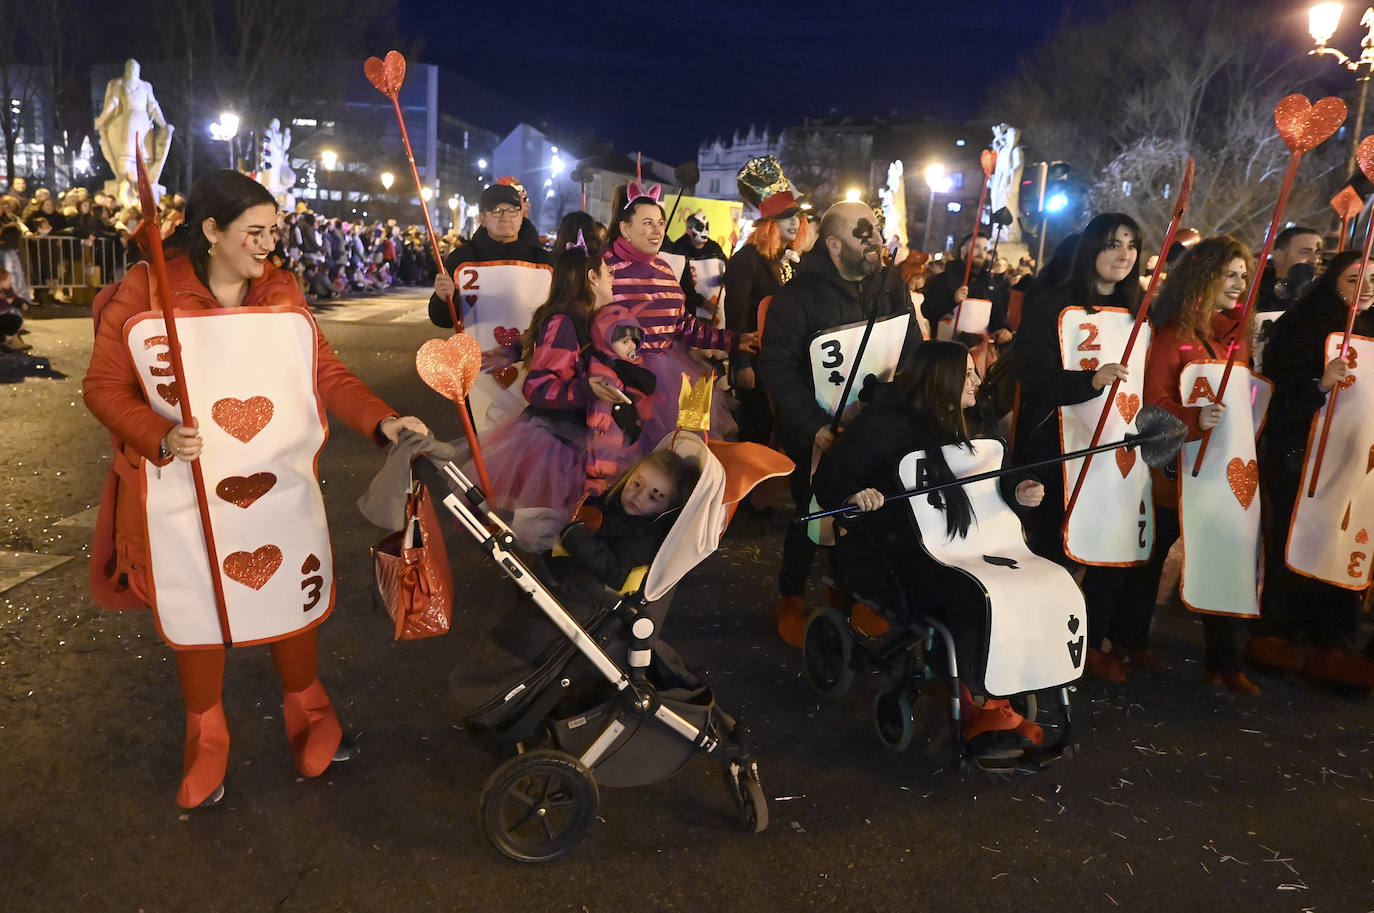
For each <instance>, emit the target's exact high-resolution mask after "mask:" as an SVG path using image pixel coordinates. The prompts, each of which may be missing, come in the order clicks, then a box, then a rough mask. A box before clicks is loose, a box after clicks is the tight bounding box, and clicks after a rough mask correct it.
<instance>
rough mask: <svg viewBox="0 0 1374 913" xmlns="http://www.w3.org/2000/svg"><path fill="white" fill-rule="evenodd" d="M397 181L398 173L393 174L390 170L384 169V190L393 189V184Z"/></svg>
mask: <svg viewBox="0 0 1374 913" xmlns="http://www.w3.org/2000/svg"><path fill="white" fill-rule="evenodd" d="M395 182H396V175H394V174H392V173H391V172H390V171H383V172H382V189H383V190H386V191H390V190H391V185H392V184H394V183H395Z"/></svg>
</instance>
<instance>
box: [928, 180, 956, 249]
mask: <svg viewBox="0 0 1374 913" xmlns="http://www.w3.org/2000/svg"><path fill="white" fill-rule="evenodd" d="M926 186H927V187H929V188H930V200H929V202H927V203H926V235H925V238H924V240H922V241H921V248H922V249H923V250H927V251H928V250H930V222H931V219H933V218H934V216H935V195H936V194H937V193H949V191H950V188H951V187H953V186H954V179H953V178H951V177H950V176H949V174H948V173H947V172H946V171H945V166H944V165H941V164H940V163H939V162H933V163H931V164H930V165H927V166H926Z"/></svg>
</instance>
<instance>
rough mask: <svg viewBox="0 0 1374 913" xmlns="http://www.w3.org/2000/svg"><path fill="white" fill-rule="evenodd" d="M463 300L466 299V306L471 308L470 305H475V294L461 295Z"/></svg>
mask: <svg viewBox="0 0 1374 913" xmlns="http://www.w3.org/2000/svg"><path fill="white" fill-rule="evenodd" d="M463 300H464V301H466V302H467V303H468V307H470V308H472V307H477V296H476V295H464V296H463Z"/></svg>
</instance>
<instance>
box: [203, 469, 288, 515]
mask: <svg viewBox="0 0 1374 913" xmlns="http://www.w3.org/2000/svg"><path fill="white" fill-rule="evenodd" d="M276 484H277V477H276V476H275V475H273V474H272V473H270V472H255V473H253V474H252V475H251V476H229V477H228V478H225V479H221V480H220V483H219V484H218V485H216V486H215V494H217V495H219V496H220V497H221V498H223V499H224V500H226V501H228V502H229V503H230V504H234V505H236V506H238V507H242V508H243V509H244V510H247V509H248V508H250V507H252V506H253V502H254V501H256V500H257V499H258V498H261V497H262V496H263V495H265V494H267V493H268V492H269V491H271V490H272V486H273V485H276Z"/></svg>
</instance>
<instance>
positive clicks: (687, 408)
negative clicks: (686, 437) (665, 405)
mask: <svg viewBox="0 0 1374 913" xmlns="http://www.w3.org/2000/svg"><path fill="white" fill-rule="evenodd" d="M713 381H714V378H713V377H712V376H711V375H710V374H707V375H706V376H705V377H703V378H702V379H701V380H699V381H697V382H696V383H695V384H693V383H691V382H690V381H688V380H687V375H686V374H684V375H682V392H681V393H679V394H678V398H677V427H678V429H679V430H681V431H701V432H703V433H704V432H707V431H710V430H711V390H712V388H713V387H714V386H715V385H714V383H713Z"/></svg>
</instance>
